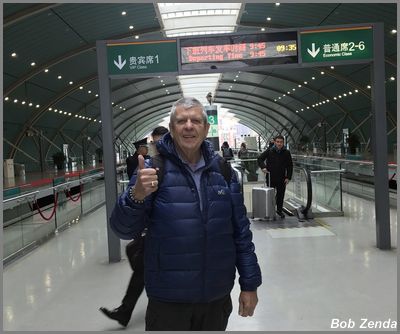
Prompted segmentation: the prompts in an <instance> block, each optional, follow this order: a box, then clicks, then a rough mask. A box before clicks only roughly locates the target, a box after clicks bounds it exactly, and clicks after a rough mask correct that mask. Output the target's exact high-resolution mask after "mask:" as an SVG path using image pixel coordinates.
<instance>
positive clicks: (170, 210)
mask: <svg viewBox="0 0 400 334" xmlns="http://www.w3.org/2000/svg"><path fill="white" fill-rule="evenodd" d="M157 148H158V151H159V153H160V154H161V155H162V156H163V157H164V161H165V162H164V178H163V181H162V183H161V184H160V185H159V189H158V191H157V192H155V193H153V194H152V195H151V196H148V197H147V198H146V200H145V204H144V205H143V204H135V203H133V202H132V201H131V200H130V198H129V195H128V192H129V190H130V186H131V184H134V183H135V181H136V180H135V175H134V176H133V177H132V180H131V182H130V186H128V189H127V191H126V192H125V193H123V194H122V195H121V196H120V198H119V199H118V202H117V203H116V205H115V208H114V210H113V212H112V215H111V218H110V224H111V227H112V229H113V231H114V232H115V233H116V234H117V235H118V236H119V237H120V238H121V239H132V238H135V237H138V236H139V235H140V234H141V232H142V231H143V229H145V228H147V234H146V241H145V286H146V292H147V295H148V296H149V297H151V298H154V299H157V300H160V301H166V302H182V303H200V302H210V301H213V300H216V299H219V298H222V297H223V296H226V295H227V294H229V293H230V292H231V290H232V287H233V285H234V280H235V272H236V268H237V270H238V272H239V284H240V287H241V290H242V291H255V290H256V289H257V287H258V286H259V285H261V272H260V268H259V266H258V263H257V257H256V254H255V252H254V244H253V242H252V233H251V231H250V229H249V225H250V223H249V220H248V218H247V217H246V208H245V206H244V204H243V197H242V195H241V194H240V187H239V184H238V183H237V180H236V176H235V173H232V182H231V183H230V186H228V185H227V183H226V181H225V179H224V176H223V175H222V174H221V172H220V167H219V163H218V159H220V157H219V156H218V155H215V154H214V151H213V150H212V148H211V145H210V143H209V142H207V141H205V142H204V143H203V144H202V147H201V149H202V152H203V156H204V160H205V162H206V167H205V169H204V171H203V174H202V176H201V194H202V203H203V210H200V204H199V195H198V192H197V190H196V185H195V182H194V180H193V178H192V176H191V175H190V173H189V172H188V171H187V170H186V168H185V167H184V165H183V163H182V161H181V160H180V159H179V157H178V155H177V153H176V151H175V148H174V146H173V143H172V139H171V137H170V135H169V134H167V135H165V136H164V137H163V139H162V141H160V142H158V144H157Z"/></svg>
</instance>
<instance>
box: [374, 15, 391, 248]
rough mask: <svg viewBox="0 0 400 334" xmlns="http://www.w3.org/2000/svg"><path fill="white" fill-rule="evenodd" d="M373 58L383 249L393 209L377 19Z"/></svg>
mask: <svg viewBox="0 0 400 334" xmlns="http://www.w3.org/2000/svg"><path fill="white" fill-rule="evenodd" d="M373 36H374V61H373V63H372V66H371V86H372V90H371V94H372V105H371V107H372V128H371V143H372V146H371V147H372V153H373V156H374V181H375V216H376V242H377V247H378V248H380V249H390V248H391V244H390V214H389V212H390V209H389V185H388V180H389V177H388V158H387V157H388V154H387V135H386V133H387V125H386V97H385V62H384V50H385V49H384V44H383V40H384V38H383V37H384V34H383V25H382V23H375V24H374V29H373Z"/></svg>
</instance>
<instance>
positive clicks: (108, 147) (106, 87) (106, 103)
mask: <svg viewBox="0 0 400 334" xmlns="http://www.w3.org/2000/svg"><path fill="white" fill-rule="evenodd" d="M96 52H97V70H98V74H99V93H100V110H101V132H102V136H103V164H104V165H103V166H104V180H105V191H106V217H107V238H108V260H109V262H119V261H121V241H120V240H119V238H118V237H117V236H116V235H115V233H114V232H113V230H112V229H111V227H110V217H111V213H112V210H113V208H114V205H115V202H116V200H117V198H118V192H117V173H116V171H117V166H116V162H115V152H114V123H113V112H112V106H111V97H110V91H111V87H110V79H109V77H108V66H107V48H106V42H105V41H97V42H96Z"/></svg>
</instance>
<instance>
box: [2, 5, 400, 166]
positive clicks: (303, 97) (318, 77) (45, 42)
mask: <svg viewBox="0 0 400 334" xmlns="http://www.w3.org/2000/svg"><path fill="white" fill-rule="evenodd" d="M123 11H125V12H126V15H121V13H122V12H123ZM3 12H4V18H3V20H4V34H3V38H4V54H3V61H4V74H3V80H4V92H3V93H4V103H3V108H4V137H5V141H4V143H3V146H4V157H5V158H7V157H10V158H14V159H15V160H17V161H18V160H19V161H20V162H25V161H30V162H32V161H33V159H31V158H29V157H28V155H30V156H31V157H33V158H37V157H38V152H37V139H36V137H35V136H31V134H32V133H33V134H35V133H37V132H38V131H39V132H40V131H41V132H42V134H43V136H44V137H45V138H46V140H45V142H46V145H47V150H46V152H47V154H51V152H53V151H54V150H56V148H57V147H61V146H62V143H65V142H67V143H69V144H70V147H71V149H72V150H74V149H75V150H77V149H78V148H79V149H80V146H82V145H81V144H82V140H84V139H85V138H87V137H91V139H92V140H91V141H92V143H93V145H91V146H89V149H90V150H92V151H94V149H95V148H96V147H98V146H100V145H101V120H100V108H99V97H98V91H99V88H98V80H97V62H96V47H95V44H96V41H97V40H105V39H108V40H111V39H126V40H135V36H138V39H139V40H146V39H153V38H157V39H162V38H164V34H163V30H162V28H163V26H162V22H161V18H160V13H159V12H158V10H157V6H155V5H154V4H152V3H137V4H129V3H126V4H124V3H117V4H114V3H109V4H94V3H93V4H82V3H81V4H74V3H65V4H34V3H29V4H28V3H27V4H13V3H7V4H4V7H3ZM396 12H397V8H396V4H394V3H381V4H380V3H376V4H361V3H359V4H357V3H336V4H335V3H320V4H318V3H312V4H306V3H304V4H297V3H282V4H281V5H280V6H277V5H276V4H275V3H268V4H261V3H248V4H247V3H243V4H242V7H241V10H240V12H239V17H238V20H237V25H236V32H239V33H240V32H243V33H254V32H259V31H260V29H262V28H266V29H269V28H293V27H306V26H323V25H341V24H354V23H370V22H383V23H384V30H385V61H386V69H385V70H386V78H387V81H386V101H387V114H388V132H389V135H388V138H389V141H392V142H393V141H395V138H396V137H395V136H396V126H397V120H396V109H397V99H396V83H397V77H396V72H397V53H396V50H397V44H396V39H397V37H396V36H397V34H396V33H392V30H393V29H396V27H397V21H396V19H397V17H396ZM267 17H270V18H271V20H270V21H267V19H266V18H267ZM208 20H211V18H204V22H209V21H208ZM129 26H133V29H130V28H129ZM13 53H16V56H13ZM33 62H34V63H35V64H34V65H33V64H32V63H33ZM368 85H371V82H370V68H369V65H365V64H363V65H351V66H350V65H347V66H345V65H343V66H337V67H335V68H330V67H326V66H325V67H321V68H302V69H294V70H293V69H291V70H287V69H286V70H284V69H279V68H274V69H271V70H268V71H255V72H238V71H236V72H232V73H223V74H221V76H220V80H219V83H218V85H217V89H216V92H215V102H216V103H219V104H221V106H223V107H224V108H228V109H230V112H231V113H233V114H235V116H236V117H237V118H238V119H239V120H240V122H241V123H243V124H245V125H246V126H248V127H249V128H251V129H253V130H254V131H256V132H257V133H259V134H260V135H261V136H262V137H263V138H264V139H265V140H268V138H269V137H270V136H271V134H272V133H282V134H285V135H287V136H288V139H289V140H290V141H292V142H296V140H298V139H299V138H300V137H301V136H302V135H307V136H309V137H310V138H311V139H313V140H316V141H317V140H319V139H320V137H321V128H320V127H319V126H318V124H321V122H322V123H324V124H326V131H327V135H328V138H329V140H330V141H331V142H334V141H339V140H340V136H341V132H342V129H343V128H349V129H350V130H353V129H354V131H357V133H358V134H359V137H360V139H361V141H362V142H364V143H369V141H370V129H369V128H370V122H369V120H370V105H371V94H370V89H369V88H368ZM111 87H112V101H113V102H114V104H113V112H114V128H115V136H116V138H117V143H118V144H121V145H124V147H126V148H128V149H129V148H130V147H131V142H132V141H134V140H136V139H139V138H141V137H143V136H145V135H146V134H147V133H148V132H149V131H150V130H151V129H152V128H154V127H155V126H156V125H157V124H158V123H159V122H161V121H162V119H163V118H165V116H166V115H167V114H168V111H169V109H170V107H171V104H172V103H173V102H174V101H176V100H177V99H178V98H180V97H181V96H182V88H181V86H180V83H179V80H178V79H177V78H176V77H163V78H159V77H154V78H138V79H135V80H133V79H132V80H113V81H112V83H111ZM166 89H168V92H166ZM206 93H207V92H205V94H206ZM24 153H27V154H24Z"/></svg>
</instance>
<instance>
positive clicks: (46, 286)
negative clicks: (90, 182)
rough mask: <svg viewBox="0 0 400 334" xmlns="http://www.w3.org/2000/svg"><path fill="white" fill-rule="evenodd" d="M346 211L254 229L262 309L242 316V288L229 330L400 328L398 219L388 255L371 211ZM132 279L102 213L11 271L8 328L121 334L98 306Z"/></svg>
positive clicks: (6, 282) (364, 206) (348, 199)
mask: <svg viewBox="0 0 400 334" xmlns="http://www.w3.org/2000/svg"><path fill="white" fill-rule="evenodd" d="M344 206H345V208H344V211H345V213H346V214H345V217H338V218H324V219H323V221H322V222H323V224H322V225H321V224H318V226H314V225H315V224H311V226H299V227H296V228H285V229H271V228H268V226H267V224H266V223H265V222H262V221H255V222H253V224H252V230H253V234H254V242H255V245H256V252H257V256H258V259H259V263H260V266H261V268H262V273H263V285H262V286H261V287H260V288H259V290H258V297H259V304H258V306H257V309H256V312H255V315H254V316H253V317H251V318H241V317H239V316H238V315H237V311H238V303H237V300H238V295H239V289H238V285H237V284H236V285H235V287H234V290H233V291H232V300H233V302H234V310H233V313H232V315H231V317H230V321H229V324H228V328H227V329H228V330H246V331H249V330H254V331H260V330H263V331H278V330H286V331H299V330H305V331H309V330H329V329H330V325H331V321H332V319H333V318H339V319H340V320H343V321H348V319H352V320H353V321H355V324H356V326H355V327H356V328H355V329H357V330H362V329H360V328H359V325H360V321H361V320H360V319H361V318H367V319H369V320H373V321H379V320H381V321H385V320H388V319H391V320H397V258H396V255H397V249H396V247H397V217H396V215H397V211H396V210H393V209H392V210H391V219H392V221H391V227H392V246H393V247H394V248H393V249H392V250H389V251H381V250H379V249H377V248H376V246H375V244H376V243H375V218H374V205H373V203H371V202H368V201H365V200H360V199H357V198H355V197H352V196H346V195H344ZM289 223H290V219H288V221H287V224H289ZM294 223H296V222H294ZM124 244H125V242H122V244H121V247H122V249H124ZM130 274H131V270H130V267H129V264H128V261H127V260H126V259H125V258H124V259H123V261H121V262H119V263H114V264H109V263H108V258H107V236H106V219H105V208H104V207H103V208H101V209H99V210H97V211H95V212H94V213H92V214H90V215H88V216H86V217H83V218H82V219H81V220H80V222H79V224H75V225H73V226H72V227H71V228H69V229H67V230H65V231H63V232H62V233H59V234H58V235H57V236H56V237H55V238H53V239H51V240H49V241H48V242H46V243H45V244H43V245H42V246H40V247H39V248H37V249H36V250H34V251H33V252H32V253H30V254H28V255H27V256H25V257H23V258H21V259H19V260H17V261H16V262H14V263H12V264H10V265H9V266H7V267H6V268H5V269H4V273H3V296H4V297H3V319H4V320H3V327H4V330H19V331H24V330H33V331H77V330H80V331H110V330H119V329H121V327H120V326H119V325H118V324H117V323H115V322H113V321H111V320H109V319H107V318H106V317H104V315H102V314H101V313H100V312H99V311H98V308H99V307H100V306H106V307H115V306H118V305H119V303H120V301H121V298H122V296H123V294H124V291H125V288H126V285H127V283H128V280H129V278H130ZM146 303H147V298H146V296H145V295H142V297H141V298H140V300H139V303H138V305H137V309H136V310H135V311H134V313H133V316H132V320H131V323H130V325H129V327H128V330H130V331H143V330H144V316H145V307H146Z"/></svg>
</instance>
